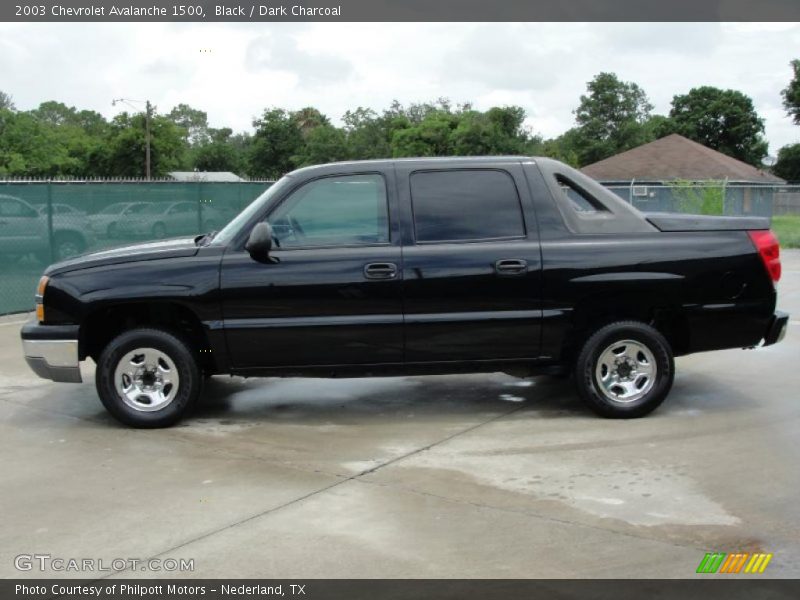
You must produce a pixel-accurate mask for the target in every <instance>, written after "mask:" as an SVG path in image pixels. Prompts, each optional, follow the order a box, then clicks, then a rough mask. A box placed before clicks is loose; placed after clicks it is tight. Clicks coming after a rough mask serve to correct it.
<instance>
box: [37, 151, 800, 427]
mask: <svg viewBox="0 0 800 600" xmlns="http://www.w3.org/2000/svg"><path fill="white" fill-rule="evenodd" d="M778 253H779V249H778V243H777V241H776V239H775V237H774V236H773V235H772V233H770V231H769V222H768V221H767V220H766V219H762V218H726V217H705V216H691V215H673V214H670V215H666V214H661V215H655V214H649V215H643V214H641V213H640V212H638V211H637V210H635V209H634V208H632V207H631V206H630V205H628V204H627V203H626V202H624V201H622V200H621V199H619V198H618V197H617V196H616V195H614V194H613V193H611V192H609V191H608V190H606V189H605V188H603V187H602V186H601V185H599V184H598V183H596V182H595V181H593V180H591V179H589V178H587V177H586V176H584V175H582V174H581V173H579V172H577V171H575V170H573V169H571V168H569V167H567V166H566V165H563V164H561V163H558V162H556V161H553V160H548V159H531V158H525V157H502V158H498V157H491V158H446V159H408V160H381V161H368V162H351V163H339V164H329V165H324V166H317V167H309V168H305V169H300V170H298V171H294V172H293V173H290V174H289V175H287V176H285V177H284V178H282V179H281V180H280V181H278V182H277V183H276V184H275V185H273V186H272V187H270V188H269V189H268V190H267V191H266V192H265V193H264V194H263V195H262V196H261V197H259V198H258V199H256V200H255V201H254V202H253V203H252V204H251V205H250V206H249V207H248V208H247V209H245V210H244V211H243V212H242V213H241V214H240V215H239V216H237V217H236V218H235V219H234V220H233V221H232V222H231V223H230V224H229V225H228V226H226V227H225V228H224V229H223V230H222V231H220V232H219V233H218V234H216V235H213V234H207V235H204V236H199V237H195V238H188V239H176V240H168V241H160V242H155V243H147V244H141V245H136V246H128V247H123V248H118V249H113V250H107V251H103V252H96V253H93V254H87V255H84V256H81V257H77V258H73V259H71V260H67V261H64V262H61V263H58V264H55V265H53V266H51V267H50V268H48V269H47V271H46V272H45V275H44V276H43V277H42V279H41V281H40V283H39V286H38V290H37V293H36V303H37V311H36V314H37V319H36V322H32V323H29V324H27V325H26V326H24V328H23V329H22V340H23V347H24V351H25V356H26V359H27V361H28V364H29V365H30V366H31V368H32V369H33V370H34V371H35V372H36V373H37V374H39V375H40V376H42V377H45V378H48V379H52V380H54V381H70V382H79V381H80V380H81V375H80V370H79V368H78V363H79V361H81V360H84V359H86V358H87V357H91V358H92V359H93V360H94V361H95V362H96V363H97V369H96V385H97V392H98V394H99V395H100V398H101V400H102V401H103V404H104V405H105V406H106V408H107V409H108V410H109V411H110V412H111V414H113V415H114V416H115V417H116V418H117V419H119V420H120V421H122V422H124V423H127V424H129V425H134V426H139V427H161V426H166V425H170V424H172V423H174V422H176V421H177V420H178V419H179V418H180V417H181V416H182V415H183V414H184V413H186V411H187V410H188V409H189V408H190V407H191V406H192V405H193V404H194V402H195V401H196V400H197V397H198V395H199V394H200V391H201V387H202V382H203V377H204V375H208V374H214V373H231V374H235V375H244V376H250V375H289V374H293V375H308V376H325V377H327V376H363V375H384V374H412V373H413V374H420V373H452V372H463V371H508V372H514V373H519V372H525V373H536V372H547V371H548V370H549V371H551V372H552V371H558V372H561V373H565V372H574V378H575V382H576V384H577V390H578V393H579V394H580V396H581V397H582V398H583V400H585V402H586V403H587V404H588V405H589V406H590V407H591V408H592V409H593V410H595V411H596V412H597V413H599V414H601V415H603V416H606V417H623V418H625V417H638V416H641V415H644V414H647V413H649V412H650V411H652V410H653V409H654V408H656V407H657V406H658V405H659V404H661V402H662V401H663V400H664V398H665V397H666V395H667V393H668V392H669V390H670V387H671V386H672V380H673V374H674V362H673V357H674V356H678V355H684V354H689V353H692V352H700V351H704V350H716V349H720V348H743V347H753V346H756V345H758V344H760V343H762V342H763V344H764V345H769V344H774V343H775V342H777V341H779V340H780V339H781V338H782V336H783V335H784V332H785V329H786V326H787V322H788V315H786V314H783V313H780V312H776V311H775V301H776V291H775V285H776V283H777V281H778V279H779V278H780V272H781V266H780V260H779V254H778Z"/></svg>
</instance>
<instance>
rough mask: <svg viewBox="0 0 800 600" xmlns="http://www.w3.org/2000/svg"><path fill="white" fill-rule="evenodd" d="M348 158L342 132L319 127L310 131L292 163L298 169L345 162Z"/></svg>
mask: <svg viewBox="0 0 800 600" xmlns="http://www.w3.org/2000/svg"><path fill="white" fill-rule="evenodd" d="M347 157H348V149H347V138H346V137H345V133H344V130H342V129H338V128H336V127H333V126H332V125H320V126H318V127H315V128H314V129H312V130H310V132H309V133H308V135H307V137H306V140H305V144H304V146H303V148H302V150H301V152H300V154H299V155H298V156H296V157H295V158H294V162H295V164H296V165H297V166H298V167H303V166H306V165H318V164H323V163H329V162H335V161H337V160H345V159H346V158H347Z"/></svg>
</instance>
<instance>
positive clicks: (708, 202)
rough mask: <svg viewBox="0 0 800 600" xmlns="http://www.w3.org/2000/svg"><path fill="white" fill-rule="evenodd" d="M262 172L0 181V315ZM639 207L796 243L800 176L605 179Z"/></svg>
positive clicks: (187, 219)
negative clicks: (752, 219) (752, 218)
mask: <svg viewBox="0 0 800 600" xmlns="http://www.w3.org/2000/svg"><path fill="white" fill-rule="evenodd" d="M270 185H271V182H268V181H257V182H253V181H248V182H236V183H233V182H231V183H215V182H175V181H94V180H92V181H46V182H42V181H0V274H1V275H2V279H0V281H1V282H2V285H0V314H7V313H13V312H21V311H27V310H32V308H33V290H34V287H35V285H36V281H37V280H38V278H39V276H40V275H41V273H42V271H43V270H44V268H45V267H46V266H47V265H49V264H50V263H52V262H55V261H57V260H61V259H63V258H67V257H69V256H72V255H74V254H78V253H82V252H87V251H92V250H98V249H102V248H107V247H111V246H117V245H121V244H126V243H131V242H134V241H137V240H138V241H146V240H154V239H161V238H167V237H174V236H182V235H186V236H188V235H194V234H198V233H203V232H207V231H211V230H215V229H220V228H222V227H223V226H224V225H225V224H226V223H228V221H230V220H231V219H232V218H233V217H234V216H236V215H237V214H238V213H239V212H240V211H241V210H242V209H243V208H244V207H245V206H247V205H248V204H249V203H250V202H251V201H252V200H253V199H254V198H255V197H256V196H258V195H259V194H261V193H262V192H263V191H264V190H265V189H267V188H268V187H269V186H270ZM606 185H607V187H608V188H609V189H611V190H612V191H613V192H614V193H616V194H617V195H618V196H620V197H621V198H622V199H624V200H626V201H627V202H630V203H631V204H633V206H635V207H636V208H638V209H640V210H642V211H644V212H653V211H661V212H686V213H695V214H724V215H760V216H766V217H772V226H773V229H774V230H775V232H776V233H777V235H778V237H779V238H780V240H781V244H782V245H783V246H784V247H800V185H798V186H790V185H781V186H769V185H750V186H747V185H727V184H720V183H708V184H690V183H686V184H683V183H679V184H671V185H664V184H638V183H632V184H626V185H620V184H619V183H608V184H606Z"/></svg>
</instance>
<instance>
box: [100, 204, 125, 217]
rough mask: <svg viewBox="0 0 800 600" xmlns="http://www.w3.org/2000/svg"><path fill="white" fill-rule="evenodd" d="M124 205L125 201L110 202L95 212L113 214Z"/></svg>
mask: <svg viewBox="0 0 800 600" xmlns="http://www.w3.org/2000/svg"><path fill="white" fill-rule="evenodd" d="M126 206H127V204H126V203H124V202H118V203H117V204H111V205H109V206H106V207H105V208H104V209H103V210H101V211H100V212H99V213H97V214H99V215H113V214H115V213H118V212H120V211H121V210H122V209H123V208H125V207H126Z"/></svg>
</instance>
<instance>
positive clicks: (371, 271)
mask: <svg viewBox="0 0 800 600" xmlns="http://www.w3.org/2000/svg"><path fill="white" fill-rule="evenodd" d="M364 277H366V278H367V279H394V278H395V277H397V265H396V264H394V263H389V262H381V263H369V264H368V265H364Z"/></svg>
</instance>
